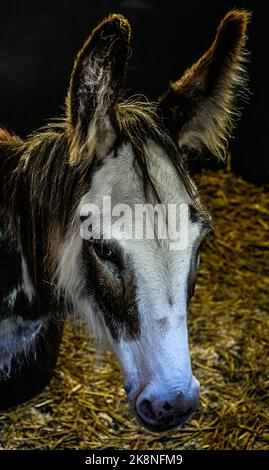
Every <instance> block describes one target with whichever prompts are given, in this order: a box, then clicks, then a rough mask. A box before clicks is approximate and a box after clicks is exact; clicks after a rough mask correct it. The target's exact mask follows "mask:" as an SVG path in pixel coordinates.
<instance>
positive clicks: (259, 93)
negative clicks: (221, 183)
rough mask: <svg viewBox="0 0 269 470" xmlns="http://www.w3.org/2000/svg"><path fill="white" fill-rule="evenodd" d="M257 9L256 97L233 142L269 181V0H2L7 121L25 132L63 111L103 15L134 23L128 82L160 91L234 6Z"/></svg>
mask: <svg viewBox="0 0 269 470" xmlns="http://www.w3.org/2000/svg"><path fill="white" fill-rule="evenodd" d="M235 6H237V7H240V8H242V7H245V8H247V9H249V10H251V11H252V12H253V21H252V24H251V27H250V39H249V49H250V50H251V63H250V64H249V72H250V77H251V80H250V89H251V95H250V101H249V104H248V105H247V106H246V107H245V110H244V113H243V118H242V120H241V123H240V126H239V128H238V130H237V132H236V139H234V140H233V142H232V144H231V149H232V155H233V158H232V164H233V169H234V170H235V171H236V172H237V173H239V174H241V175H242V176H243V177H245V178H246V179H248V180H251V181H254V182H256V183H266V182H267V183H268V182H269V156H268V151H267V136H268V134H269V113H268V110H269V84H268V78H267V76H268V72H267V69H268V64H267V62H268V47H269V41H268V12H269V2H268V0H252V1H251V0H248V1H244V0H237V1H236V0H235V1H228V0H218V1H212V0H211V1H209V0H200V1H198V0H189V1H187V2H186V1H184V2H183V1H181V0H170V1H169V0H166V1H164V0H162V1H161V0H155V1H154V0H147V1H143V0H125V1H121V2H119V1H105V0H99V1H97V0H94V1H89V0H57V1H56V0H46V1H45V2H41V1H39V2H37V1H36V0H35V1H34V0H25V1H23V2H20V1H18V0H9V1H6V0H1V3H0V12H1V15H0V124H1V125H3V126H5V127H7V128H9V129H13V130H14V131H15V132H17V133H18V134H20V135H25V134H27V133H29V132H31V131H32V130H34V129H36V128H37V127H38V126H40V125H42V124H44V123H45V122H47V121H48V120H49V119H50V118H52V117H54V116H55V115H59V114H62V113H63V111H62V105H63V103H64V98H65V94H66V90H67V87H68V82H69V76H70V72H71V69H72V64H73V60H74V56H75V54H76V52H77V51H78V49H79V48H80V47H81V45H82V43H83V41H84V39H85V38H86V37H87V35H88V33H89V31H90V30H91V28H92V27H93V26H95V25H96V24H97V23H98V21H100V20H101V19H102V18H103V17H104V16H106V15H108V14H109V13H112V12H120V13H123V14H125V15H126V16H127V18H128V19H129V20H130V22H131V24H132V26H133V41H132V56H131V58H130V61H129V68H128V75H127V88H128V90H129V91H130V93H131V92H135V93H142V94H145V95H147V96H148V97H149V98H153V99H155V98H156V97H158V95H159V94H160V93H162V92H163V91H164V89H165V88H166V86H167V83H168V80H170V79H177V78H178V77H179V76H180V75H181V74H182V73H183V71H184V69H185V68H186V67H187V66H189V65H191V64H192V62H193V61H194V60H195V59H197V58H198V57H199V56H200V55H201V54H202V53H203V52H204V51H205V50H206V48H207V47H208V46H209V45H210V42H211V41H212V39H213V37H214V34H215V30H216V26H217V24H218V22H219V20H220V18H221V17H222V16H223V15H224V13H225V12H226V11H227V10H228V9H230V8H233V7H235Z"/></svg>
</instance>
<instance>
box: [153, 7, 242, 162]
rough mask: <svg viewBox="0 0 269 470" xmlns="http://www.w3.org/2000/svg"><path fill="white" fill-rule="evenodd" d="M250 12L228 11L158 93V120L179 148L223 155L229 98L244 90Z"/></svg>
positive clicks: (229, 118)
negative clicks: (200, 50)
mask: <svg viewBox="0 0 269 470" xmlns="http://www.w3.org/2000/svg"><path fill="white" fill-rule="evenodd" d="M249 18H250V14H249V13H248V12H246V11H241V10H232V11H229V12H228V13H227V14H226V16H225V17H224V18H223V20H222V21H221V22H220V24H219V26H218V29H217V34H216V37H215V40H214V42H213V43H212V45H211V47H210V48H209V49H208V51H207V52H206V53H205V54H204V55H203V56H202V57H201V58H200V60H198V61H197V62H196V63H195V64H194V65H193V66H192V67H191V68H190V69H188V70H187V71H186V72H185V74H184V75H183V77H182V78H180V79H179V80H178V81H177V82H175V83H171V84H170V86H169V89H168V91H167V92H166V93H165V94H164V95H163V96H162V97H161V98H160V100H159V108H160V110H161V114H162V115H163V119H164V125H165V126H166V127H167V129H168V130H169V131H170V133H171V134H172V136H173V138H174V139H176V140H177V142H178V144H179V146H180V147H184V148H186V149H187V150H188V149H195V150H201V149H202V148H203V147H206V148H207V149H208V150H209V151H210V152H211V153H213V154H214V155H216V156H218V157H219V158H223V157H225V153H226V148H227V137H229V135H230V133H231V131H232V129H233V124H234V117H235V116H236V114H237V111H236V108H235V106H234V98H235V96H236V94H237V93H238V92H239V93H240V91H241V93H242V91H243V92H244V90H245V89H246V74H245V69H244V63H245V61H246V52H245V50H244V46H245V42H246V28H247V23H248V21H249Z"/></svg>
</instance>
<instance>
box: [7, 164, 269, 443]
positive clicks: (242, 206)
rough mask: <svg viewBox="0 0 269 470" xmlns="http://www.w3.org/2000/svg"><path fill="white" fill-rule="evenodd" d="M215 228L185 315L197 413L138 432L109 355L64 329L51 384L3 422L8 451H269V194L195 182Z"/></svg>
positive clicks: (244, 186) (205, 178)
mask: <svg viewBox="0 0 269 470" xmlns="http://www.w3.org/2000/svg"><path fill="white" fill-rule="evenodd" d="M197 179H198V185H199V187H200V188H201V193H202V195H203V198H204V201H205V202H206V204H207V206H208V208H209V210H210V211H211V214H212V216H213V220H214V222H215V232H216V233H215V237H214V238H211V239H210V240H208V241H207V243H206V246H205V247H204V250H203V253H202V262H201V269H200V274H199V278H198V282H197V287H196V294H195V297H194V298H193V301H192V305H191V311H190V314H189V330H190V343H191V351H192V360H193V366H194V371H195V374H196V375H197V377H198V378H199V380H200V382H201V405H200V409H199V410H198V412H197V413H196V415H195V417H194V418H193V419H192V420H191V421H190V422H188V423H186V424H185V425H184V426H183V427H182V428H181V429H177V430H175V431H172V432H170V433H166V434H162V435H157V434H152V433H150V432H148V431H146V430H145V429H144V428H142V427H141V426H139V425H138V424H137V422H136V419H135V417H134V415H133V413H132V411H131V410H130V409H129V406H128V404H127V401H126V398H125V393H124V391H123V388H122V376H121V372H120V370H119V367H118V365H117V364H116V362H115V361H114V359H113V357H112V356H111V355H110V354H107V355H105V356H104V358H103V360H102V361H101V363H99V364H98V363H97V361H96V355H95V351H94V349H93V348H92V347H91V346H90V345H89V341H88V339H87V337H86V335H85V334H84V333H83V330H81V329H80V328H78V329H75V328H74V327H73V326H71V325H67V327H66V332H65V337H64V341H63V345H62V348H61V355H60V358H59V363H58V367H57V370H56V372H55V377H54V378H53V380H52V382H51V385H50V387H49V388H48V389H47V390H46V391H44V393H43V394H42V395H40V396H38V397H37V398H36V399H34V400H32V401H31V402H30V403H28V404H26V405H23V406H21V407H18V408H17V409H16V410H14V411H11V412H9V413H2V414H0V445H1V447H2V448H3V449H64V448H65V449H67V448H68V449H89V448H91V449H105V448H116V449H132V450H133V449H269V406H268V401H269V379H268V369H269V367H268V365H269V364H268V357H269V355H268V338H269V317H268V312H269V295H268V292H269V237H268V234H269V194H268V192H267V191H266V190H264V189H259V188H256V187H254V186H252V185H251V184H249V183H246V182H244V181H242V180H241V179H239V178H238V177H236V176H233V175H232V174H230V173H225V172H223V171H221V172H218V173H204V174H202V175H200V176H199V177H198V178H197Z"/></svg>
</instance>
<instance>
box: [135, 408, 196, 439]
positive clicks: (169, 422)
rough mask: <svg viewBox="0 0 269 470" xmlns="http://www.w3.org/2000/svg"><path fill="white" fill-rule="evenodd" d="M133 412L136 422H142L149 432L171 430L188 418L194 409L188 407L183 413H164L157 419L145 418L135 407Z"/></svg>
mask: <svg viewBox="0 0 269 470" xmlns="http://www.w3.org/2000/svg"><path fill="white" fill-rule="evenodd" d="M135 414H136V416H137V419H138V422H139V423H140V424H142V425H143V426H144V427H145V428H147V429H148V430H149V431H151V432H155V433H162V432H167V431H172V430H173V429H175V428H177V427H180V426H182V425H183V424H184V423H185V422H186V421H187V420H189V419H190V418H191V417H192V415H193V414H194V409H193V408H192V407H189V408H188V410H187V411H186V412H184V413H181V414H177V413H170V414H167V415H164V416H162V417H160V418H159V419H158V421H157V422H156V421H154V420H153V419H152V420H149V419H145V418H144V417H142V416H141V414H140V413H139V412H138V411H137V409H135Z"/></svg>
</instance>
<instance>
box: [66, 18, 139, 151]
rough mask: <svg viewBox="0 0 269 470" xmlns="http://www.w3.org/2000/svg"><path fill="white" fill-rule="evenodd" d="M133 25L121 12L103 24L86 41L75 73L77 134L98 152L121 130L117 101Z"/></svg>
mask: <svg viewBox="0 0 269 470" xmlns="http://www.w3.org/2000/svg"><path fill="white" fill-rule="evenodd" d="M129 40H130V25H129V23H128V21H127V20H126V19H125V18H124V17H123V16H121V15H116V14H114V15H111V16H109V17H108V18H106V19H105V20H104V21H102V23H100V24H99V25H98V26H97V27H96V28H95V29H94V30H93V32H92V34H91V35H90V37H89V38H88V40H87V41H86V42H85V44H84V46H83V47H82V49H81V51H80V52H79V53H78V56H77V59H76V61H75V65H74V68H73V72H72V77H71V83H70V88H69V93H68V97H67V113H68V120H69V122H70V125H71V129H72V130H73V131H74V135H76V136H79V139H80V141H81V143H83V144H84V143H87V144H88V145H89V147H92V150H94V151H96V152H97V153H98V152H101V151H102V150H103V151H106V150H108V148H109V146H110V145H112V143H113V139H114V138H115V136H116V133H117V126H118V124H117V116H116V110H115V107H116V103H117V100H118V98H119V96H120V94H121V92H122V89H123V85H124V78H125V68H126V61H127V55H128V44H129Z"/></svg>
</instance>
